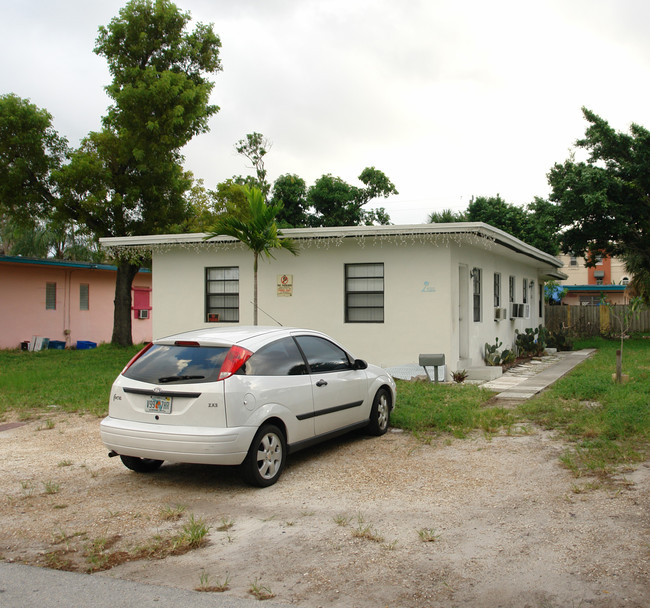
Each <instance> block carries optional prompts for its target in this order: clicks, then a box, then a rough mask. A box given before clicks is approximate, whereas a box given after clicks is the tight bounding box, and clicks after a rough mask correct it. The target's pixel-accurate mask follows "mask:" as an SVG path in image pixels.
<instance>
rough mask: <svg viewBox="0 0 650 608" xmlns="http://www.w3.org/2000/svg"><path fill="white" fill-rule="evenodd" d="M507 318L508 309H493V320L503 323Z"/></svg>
mask: <svg viewBox="0 0 650 608" xmlns="http://www.w3.org/2000/svg"><path fill="white" fill-rule="evenodd" d="M507 318H508V309H507V308H495V309H494V320H495V321H503V319H507Z"/></svg>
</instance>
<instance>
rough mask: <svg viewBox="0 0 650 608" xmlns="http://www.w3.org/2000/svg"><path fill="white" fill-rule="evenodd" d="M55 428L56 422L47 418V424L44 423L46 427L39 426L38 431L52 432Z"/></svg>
mask: <svg viewBox="0 0 650 608" xmlns="http://www.w3.org/2000/svg"><path fill="white" fill-rule="evenodd" d="M55 426H56V424H55V423H54V420H52V419H51V418H47V419H46V420H45V422H44V426H43V425H38V426H37V427H36V430H37V431H51V430H52V429H53V428H54V427H55Z"/></svg>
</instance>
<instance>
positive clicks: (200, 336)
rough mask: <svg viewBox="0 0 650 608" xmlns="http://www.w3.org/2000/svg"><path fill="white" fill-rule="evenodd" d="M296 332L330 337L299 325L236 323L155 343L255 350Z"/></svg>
mask: <svg viewBox="0 0 650 608" xmlns="http://www.w3.org/2000/svg"><path fill="white" fill-rule="evenodd" d="M296 333H298V334H311V335H316V336H324V337H328V336H325V334H322V333H321V332H318V331H313V330H310V329H300V328H297V327H275V326H264V325H257V326H246V325H236V326H233V327H204V328H201V329H195V330H192V331H186V332H182V333H179V334H173V335H171V336H166V337H164V338H159V339H157V340H154V343H155V344H174V343H175V342H178V341H181V342H198V343H199V344H200V345H202V346H232V345H233V344H238V345H241V346H245V347H246V348H249V349H251V350H253V351H255V350H257V349H258V348H259V347H261V346H263V345H264V344H267V343H268V342H271V341H273V340H278V339H279V338H283V337H286V336H291V335H294V334H296ZM329 339H331V338H329Z"/></svg>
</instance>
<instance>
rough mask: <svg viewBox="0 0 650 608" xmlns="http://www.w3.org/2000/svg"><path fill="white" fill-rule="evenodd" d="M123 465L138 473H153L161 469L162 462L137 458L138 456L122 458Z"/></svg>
mask: <svg viewBox="0 0 650 608" xmlns="http://www.w3.org/2000/svg"><path fill="white" fill-rule="evenodd" d="M120 460H121V461H122V464H123V465H124V466H125V467H126V468H127V469H131V470H132V471H135V472H136V473H152V472H153V471H155V470H157V469H159V468H160V465H161V464H162V463H163V461H162V460H154V459H153V458H137V457H136V456H120Z"/></svg>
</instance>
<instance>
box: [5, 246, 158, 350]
mask: <svg viewBox="0 0 650 608" xmlns="http://www.w3.org/2000/svg"><path fill="white" fill-rule="evenodd" d="M116 276H117V267H115V266H111V265H109V264H92V263H89V262H70V261H64V260H52V259H44V260H42V259H33V258H24V257H21V256H5V255H0V348H18V347H20V346H21V344H22V343H23V342H28V341H30V340H31V339H32V336H41V337H44V338H49V339H50V341H53V342H54V341H55V342H59V343H63V344H64V345H65V346H67V347H69V346H75V345H76V344H77V342H78V341H82V342H95V343H98V344H99V343H101V342H110V340H111V336H112V334H113V314H114V304H113V302H114V300H115V280H116ZM132 310H133V321H132V335H133V341H134V342H135V343H139V342H144V341H149V340H151V337H152V321H151V310H152V307H151V272H150V271H149V270H141V271H140V272H139V273H138V274H137V275H136V277H135V279H134V281H133V288H132Z"/></svg>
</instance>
